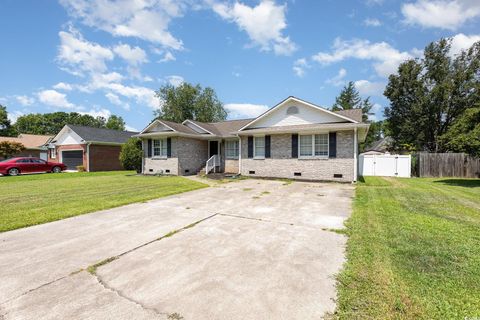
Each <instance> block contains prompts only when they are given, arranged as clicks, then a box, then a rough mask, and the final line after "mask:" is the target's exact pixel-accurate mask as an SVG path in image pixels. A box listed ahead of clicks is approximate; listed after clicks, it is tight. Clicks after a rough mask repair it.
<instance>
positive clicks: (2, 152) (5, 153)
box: [0, 141, 25, 159]
mask: <svg viewBox="0 0 480 320" xmlns="http://www.w3.org/2000/svg"><path fill="white" fill-rule="evenodd" d="M23 150H25V146H24V145H23V144H21V143H19V142H13V141H2V142H0V157H3V158H5V159H8V158H10V157H12V156H13V155H15V154H17V153H20V152H22V151H23Z"/></svg>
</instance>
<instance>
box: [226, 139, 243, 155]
mask: <svg viewBox="0 0 480 320" xmlns="http://www.w3.org/2000/svg"><path fill="white" fill-rule="evenodd" d="M230 142H234V143H235V142H236V143H237V148H236V150H237V152H236V153H237V155H236V156H229V155H228V154H227V149H228V143H230ZM239 156H240V141H239V140H225V159H229V160H238V158H239Z"/></svg>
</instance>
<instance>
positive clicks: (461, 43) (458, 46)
mask: <svg viewBox="0 0 480 320" xmlns="http://www.w3.org/2000/svg"><path fill="white" fill-rule="evenodd" d="M478 41H480V34H477V35H470V36H467V35H465V34H463V33H459V34H457V35H455V36H453V37H452V47H451V48H450V54H451V55H456V54H459V53H460V52H461V51H462V50H465V49H468V48H470V47H471V46H472V45H473V44H474V43H475V42H478Z"/></svg>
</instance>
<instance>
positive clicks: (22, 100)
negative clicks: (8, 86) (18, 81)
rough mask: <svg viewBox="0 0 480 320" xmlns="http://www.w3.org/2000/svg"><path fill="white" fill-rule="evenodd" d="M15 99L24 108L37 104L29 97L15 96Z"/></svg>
mask: <svg viewBox="0 0 480 320" xmlns="http://www.w3.org/2000/svg"><path fill="white" fill-rule="evenodd" d="M15 99H17V101H18V103H20V104H21V105H22V106H31V105H32V104H34V103H35V99H34V98H32V97H28V96H15Z"/></svg>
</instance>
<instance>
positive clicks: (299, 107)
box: [249, 101, 346, 128]
mask: <svg viewBox="0 0 480 320" xmlns="http://www.w3.org/2000/svg"><path fill="white" fill-rule="evenodd" d="M290 107H295V108H296V111H298V112H296V113H292V112H287V111H288V110H289V108H290ZM291 110H292V109H290V111H291ZM345 121H346V120H344V119H342V118H340V117H338V116H336V115H333V114H330V113H328V112H325V111H324V110H321V109H318V108H314V107H311V106H307V105H305V104H303V103H301V102H294V101H292V102H288V103H286V104H285V105H283V106H280V107H279V108H278V109H276V110H273V111H272V112H271V113H270V114H268V115H266V116H265V117H264V118H262V119H259V120H258V121H257V122H255V123H254V124H252V125H251V126H249V128H267V127H278V126H292V125H302V124H314V123H333V122H345Z"/></svg>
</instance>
